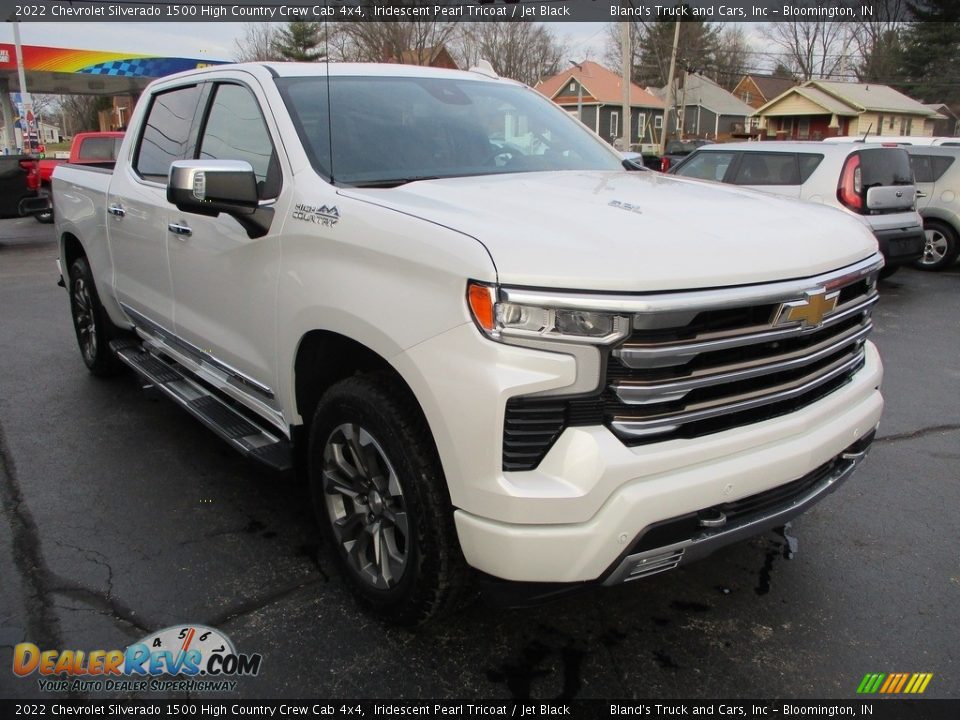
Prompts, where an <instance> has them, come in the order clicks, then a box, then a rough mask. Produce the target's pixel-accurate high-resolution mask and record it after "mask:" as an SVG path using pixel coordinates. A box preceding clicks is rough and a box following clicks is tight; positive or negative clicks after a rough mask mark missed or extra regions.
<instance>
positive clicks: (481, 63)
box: [470, 59, 500, 80]
mask: <svg viewBox="0 0 960 720" xmlns="http://www.w3.org/2000/svg"><path fill="white" fill-rule="evenodd" d="M470 72H472V73H479V74H480V75H486V76H487V77H489V78H493V79H494V80H499V79H500V76H499V75H497V71H496V70H494V69H493V65H491V64H490V61H489V60H482V59H481V60H477V64H476V65H474V66H473V67H472V68H470Z"/></svg>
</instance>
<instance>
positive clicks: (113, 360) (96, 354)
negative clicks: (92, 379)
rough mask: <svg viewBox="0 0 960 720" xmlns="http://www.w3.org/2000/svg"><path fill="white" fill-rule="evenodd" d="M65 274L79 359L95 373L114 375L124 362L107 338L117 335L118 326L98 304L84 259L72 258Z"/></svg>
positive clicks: (120, 369)
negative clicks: (68, 281)
mask: <svg viewBox="0 0 960 720" xmlns="http://www.w3.org/2000/svg"><path fill="white" fill-rule="evenodd" d="M68 275H69V277H70V287H69V292H70V314H71V315H72V316H73V328H74V330H75V331H76V334H77V343H78V344H79V345H80V354H81V356H82V357H83V362H84V364H86V366H87V369H88V370H90V372H91V373H92V374H94V375H97V376H98V377H110V376H112V375H117V374H118V373H120V372H121V371H122V370H123V367H124V366H123V363H121V362H120V360H119V359H118V358H117V356H116V355H114V354H113V351H112V350H111V349H110V341H111V340H114V339H116V338H117V337H118V336H119V335H120V330H119V328H117V326H116V325H114V324H113V323H112V322H110V318H109V317H107V313H106V311H105V310H104V309H103V305H101V304H100V296H99V295H97V288H96V287H95V286H94V284H93V273H91V272H90V265H89V264H88V263H87V259H86V258H84V257H79V258H77V259H76V260H74V261H73V264H72V265H71V266H70V270H69V272H68Z"/></svg>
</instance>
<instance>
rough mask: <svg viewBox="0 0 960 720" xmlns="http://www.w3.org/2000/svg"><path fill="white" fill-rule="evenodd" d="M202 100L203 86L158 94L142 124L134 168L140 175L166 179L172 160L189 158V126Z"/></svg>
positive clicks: (154, 97)
mask: <svg viewBox="0 0 960 720" xmlns="http://www.w3.org/2000/svg"><path fill="white" fill-rule="evenodd" d="M199 102H200V87H199V86H198V85H190V86H188V87H182V88H177V89H176V90H168V91H167V92H162V93H157V94H156V95H154V96H153V98H152V99H151V101H150V109H149V110H148V111H147V117H146V119H145V121H144V123H143V132H142V133H141V134H140V139H139V141H138V143H137V157H136V159H135V160H134V164H133V167H134V169H135V170H136V171H137V174H139V175H140V176H141V177H144V178H148V179H151V180H160V181H162V182H165V181H166V179H167V175H168V174H169V173H170V163H172V162H173V161H174V160H184V159H186V157H187V155H188V153H189V151H190V148H189V146H190V127H191V125H192V124H193V116H194V113H195V112H196V110H197V104H198V103H199Z"/></svg>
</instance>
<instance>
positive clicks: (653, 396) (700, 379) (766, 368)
mask: <svg viewBox="0 0 960 720" xmlns="http://www.w3.org/2000/svg"><path fill="white" fill-rule="evenodd" d="M872 329H873V324H872V323H870V322H869V321H868V322H867V324H866V325H862V326H858V327H854V328H852V329H851V330H848V331H847V332H845V333H843V334H842V335H840V336H839V337H836V336H835V337H830V338H827V339H826V340H824V341H823V342H821V343H818V344H817V345H814V346H813V347H811V348H807V349H806V350H803V351H800V352H797V353H793V357H791V356H783V355H779V356H776V357H775V358H773V360H774V361H773V362H767V363H765V364H759V361H756V360H754V361H751V362H748V363H740V364H738V365H734V366H730V365H728V366H726V367H723V368H710V370H709V371H706V372H704V373H702V374H700V375H699V376H696V377H692V378H688V379H683V380H673V381H666V382H642V381H639V382H638V381H634V380H621V381H617V382H614V383H612V384H611V386H610V387H611V389H612V390H613V392H614V393H615V394H616V395H617V397H618V398H620V401H621V402H623V403H626V404H628V405H644V404H651V403H664V402H671V401H676V400H680V399H681V398H683V397H684V396H686V395H687V394H688V393H689V392H690V391H691V390H696V389H697V388H703V387H710V386H713V385H720V384H724V383H731V382H737V381H740V380H750V379H752V378H757V377H763V376H764V375H772V374H773V373H778V372H784V371H787V370H795V369H797V368H802V367H806V366H807V365H812V364H813V363H815V362H818V361H819V360H823V359H825V358H828V357H830V356H831V355H833V354H834V353H837V352H840V351H841V350H843V349H844V348H847V347H850V346H852V345H855V344H856V343H858V342H860V341H862V340H863V339H865V338H866V337H867V335H868V334H869V333H870V331H871V330H872ZM745 366H746V367H745Z"/></svg>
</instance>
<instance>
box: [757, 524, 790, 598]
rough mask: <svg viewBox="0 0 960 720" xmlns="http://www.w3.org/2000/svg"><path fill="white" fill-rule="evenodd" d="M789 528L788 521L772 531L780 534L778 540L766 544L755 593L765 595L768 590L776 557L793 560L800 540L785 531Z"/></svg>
mask: <svg viewBox="0 0 960 720" xmlns="http://www.w3.org/2000/svg"><path fill="white" fill-rule="evenodd" d="M789 529H790V523H787V524H786V525H784V526H783V527H779V528H775V529H774V531H773V532H775V533H776V534H777V535H779V536H780V539H779V540H771V541H770V543H769V545H768V546H767V552H766V554H765V555H764V558H763V567H761V568H760V581H759V583H758V584H757V587H755V588H754V591H755V592H756V593H757V595H766V594H767V593H769V592H770V579H771V576H772V574H773V565H774V563H775V562H776V560H777V558H778V557H782V558H783V559H784V560H793V559H794V558H795V557H796V555H797V552H798V550H799V549H800V542H799V541H798V540H797V538H795V537H794V536H793V535H790V533H789V532H787V531H788V530H789Z"/></svg>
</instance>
